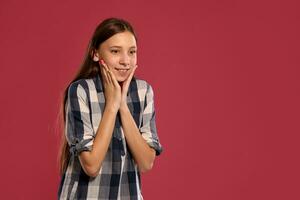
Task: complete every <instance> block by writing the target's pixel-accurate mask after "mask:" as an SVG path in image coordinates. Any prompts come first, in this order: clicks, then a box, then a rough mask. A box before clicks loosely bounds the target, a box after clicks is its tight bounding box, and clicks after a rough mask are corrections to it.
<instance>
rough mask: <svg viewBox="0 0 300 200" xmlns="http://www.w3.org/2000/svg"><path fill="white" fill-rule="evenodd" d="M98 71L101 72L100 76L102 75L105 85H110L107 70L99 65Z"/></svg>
mask: <svg viewBox="0 0 300 200" xmlns="http://www.w3.org/2000/svg"><path fill="white" fill-rule="evenodd" d="M100 70H101V74H102V77H103V79H104V82H105V84H107V83H110V79H109V77H108V74H107V70H106V69H105V68H104V67H103V65H101V64H100Z"/></svg>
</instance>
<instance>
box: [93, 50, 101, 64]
mask: <svg viewBox="0 0 300 200" xmlns="http://www.w3.org/2000/svg"><path fill="white" fill-rule="evenodd" d="M92 54H93V55H92V56H93V61H95V62H98V61H99V57H100V56H99V53H98V52H97V51H93V53H92Z"/></svg>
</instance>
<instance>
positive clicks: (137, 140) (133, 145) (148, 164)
mask: <svg viewBox="0 0 300 200" xmlns="http://www.w3.org/2000/svg"><path fill="white" fill-rule="evenodd" d="M120 115H121V122H122V128H123V131H124V135H125V138H126V142H127V144H128V146H129V148H130V150H131V153H132V155H133V158H134V160H135V162H136V163H137V165H138V167H139V169H140V171H142V172H146V171H149V170H150V169H151V168H152V166H153V162H154V159H155V150H154V149H152V148H151V147H150V146H149V145H148V144H147V142H146V140H145V139H144V138H143V137H142V135H141V133H140V132H139V129H138V128H137V126H136V123H135V121H134V119H133V117H132V115H131V113H130V110H129V108H128V107H127V105H126V106H123V107H121V108H120Z"/></svg>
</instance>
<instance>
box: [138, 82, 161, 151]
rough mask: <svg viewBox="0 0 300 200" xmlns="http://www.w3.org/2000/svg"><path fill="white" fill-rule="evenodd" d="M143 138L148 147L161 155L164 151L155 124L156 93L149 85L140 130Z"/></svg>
mask: <svg viewBox="0 0 300 200" xmlns="http://www.w3.org/2000/svg"><path fill="white" fill-rule="evenodd" d="M140 132H141V134H142V137H143V138H144V139H145V140H146V142H147V143H148V145H149V146H150V147H151V148H153V149H154V150H155V152H156V155H157V156H158V155H160V154H161V152H162V151H163V148H162V145H161V144H160V141H159V138H158V135H157V129H156V123H155V109H154V93H153V89H152V87H151V85H149V84H147V92H146V96H145V106H144V110H143V114H142V124H141V128H140Z"/></svg>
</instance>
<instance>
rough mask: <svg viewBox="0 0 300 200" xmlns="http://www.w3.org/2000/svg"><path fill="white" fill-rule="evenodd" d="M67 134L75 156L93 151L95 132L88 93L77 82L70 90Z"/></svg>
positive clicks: (67, 109)
mask: <svg viewBox="0 0 300 200" xmlns="http://www.w3.org/2000/svg"><path fill="white" fill-rule="evenodd" d="M65 134H66V138H67V141H68V144H69V146H70V152H71V153H72V154H73V155H78V154H79V153H80V152H82V151H91V150H92V146H93V142H94V130H93V126H92V123H91V119H90V109H89V106H88V98H87V93H86V91H85V90H84V88H83V87H82V85H80V84H79V83H77V82H75V83H72V84H71V85H70V87H69V89H68V96H67V101H66V126H65Z"/></svg>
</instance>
